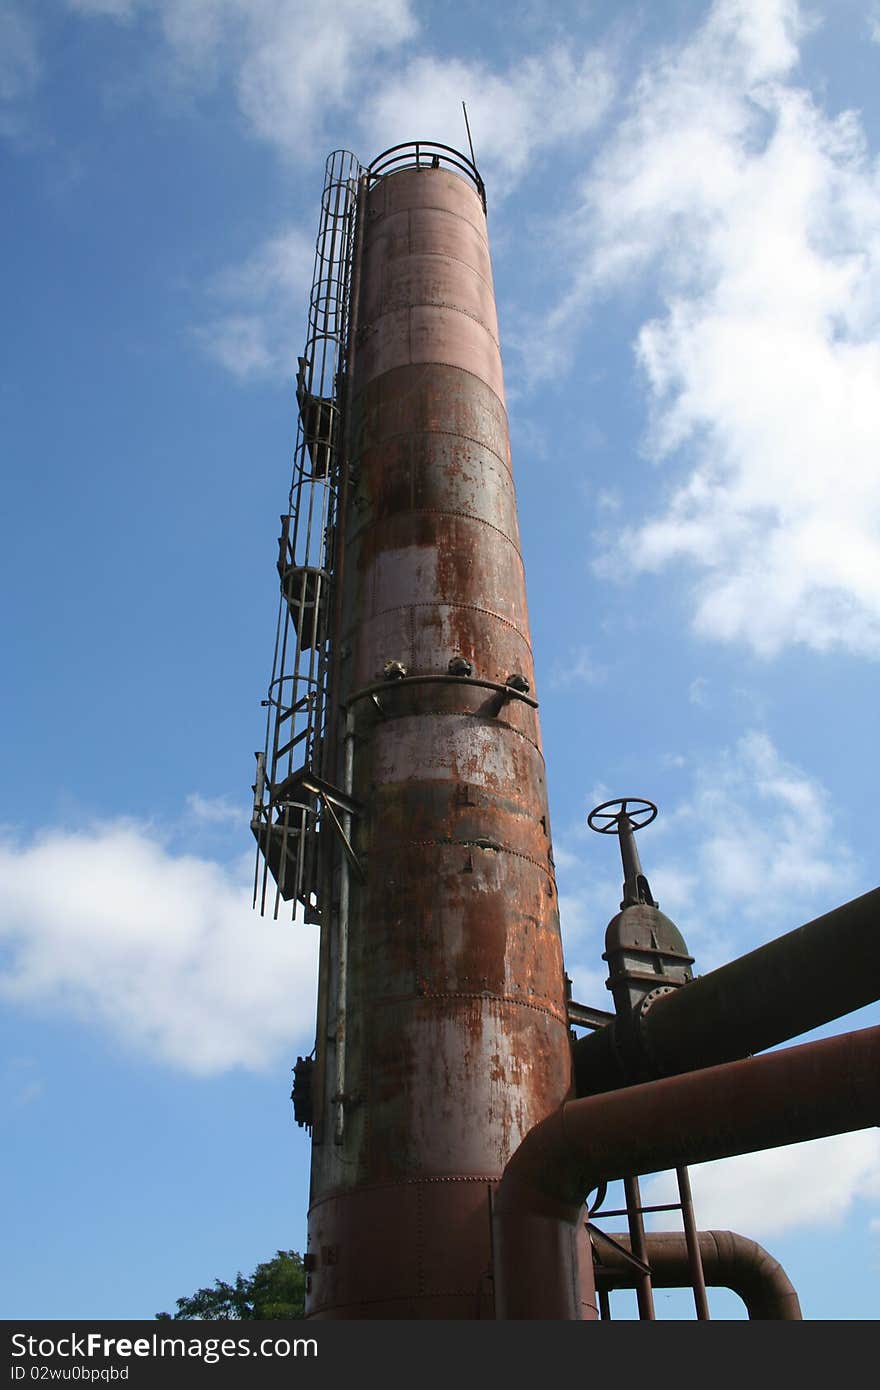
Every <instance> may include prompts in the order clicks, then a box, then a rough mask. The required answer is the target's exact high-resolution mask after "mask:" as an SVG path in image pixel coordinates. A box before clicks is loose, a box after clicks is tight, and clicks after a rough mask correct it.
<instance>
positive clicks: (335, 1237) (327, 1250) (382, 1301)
mask: <svg viewBox="0 0 880 1390" xmlns="http://www.w3.org/2000/svg"><path fill="white" fill-rule="evenodd" d="M490 1190H491V1185H490V1184H489V1183H487V1182H486V1180H485V1179H484V1178H482V1177H480V1176H479V1175H475V1176H473V1177H466V1178H463V1179H461V1180H458V1181H450V1182H445V1181H442V1180H441V1181H436V1182H430V1181H427V1182H421V1183H420V1182H417V1181H414V1182H408V1183H401V1184H396V1185H386V1186H379V1187H363V1188H361V1189H359V1190H357V1191H354V1192H351V1193H346V1194H344V1195H340V1196H333V1197H330V1198H328V1199H327V1200H325V1201H323V1202H320V1203H318V1204H317V1205H315V1206H313V1207H312V1210H311V1213H310V1231H311V1234H310V1242H309V1253H310V1255H312V1256H313V1257H314V1262H315V1268H314V1270H313V1271H312V1272H311V1274H310V1275H309V1282H310V1284H311V1288H310V1289H309V1295H308V1297H309V1304H310V1308H311V1310H312V1316H316V1317H336V1318H346V1319H348V1318H407V1319H409V1318H468V1319H470V1318H487V1319H492V1318H494V1315H495V1314H494V1306H493V1299H492V1292H491V1287H492V1286H491V1283H490V1281H489V1280H488V1278H487V1273H488V1271H489V1267H490V1263H491V1250H490V1238H489V1230H490V1223H489V1209H490ZM364 1231H367V1232H369V1233H370V1238H369V1239H368V1240H366V1241H365V1240H364V1239H363V1233H364ZM404 1234H405V1235H406V1236H407V1237H408V1238H407V1239H403V1238H402V1237H403V1236H404Z"/></svg>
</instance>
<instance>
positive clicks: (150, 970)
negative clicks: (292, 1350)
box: [0, 821, 317, 1075]
mask: <svg viewBox="0 0 880 1390" xmlns="http://www.w3.org/2000/svg"><path fill="white" fill-rule="evenodd" d="M0 901H2V904H3V906H2V909H0V940H2V942H3V947H4V952H3V964H2V969H0V994H2V996H3V997H4V998H5V999H6V1000H7V1001H8V1002H9V1003H13V1004H17V1005H19V1006H21V1007H31V1008H38V1009H43V1010H52V1011H58V1012H60V1013H62V1014H66V1015H69V1016H73V1017H75V1018H78V1019H81V1020H85V1021H87V1022H88V1023H90V1024H95V1025H98V1026H99V1027H101V1028H103V1029H104V1030H105V1031H107V1032H108V1033H109V1034H110V1036H111V1037H112V1038H113V1040H114V1042H115V1043H117V1044H121V1045H123V1046H125V1047H129V1048H132V1049H133V1050H135V1051H137V1052H140V1053H141V1054H144V1055H146V1056H147V1057H149V1058H151V1059H152V1060H156V1061H160V1062H164V1063H167V1064H169V1065H171V1066H174V1067H177V1068H179V1069H181V1070H183V1071H186V1072H190V1073H193V1074H195V1075H213V1074H216V1073H219V1072H223V1071H227V1070H229V1069H231V1068H234V1067H245V1068H249V1069H259V1068H262V1067H266V1066H269V1065H272V1064H276V1063H277V1062H278V1060H279V1058H280V1057H282V1056H283V1055H285V1054H288V1055H289V1054H290V1053H291V1052H292V1050H293V1049H294V1048H295V1047H296V1046H300V1047H302V1046H304V1045H310V1040H311V1037H312V1036H313V1030H314V993H315V982H316V976H317V967H316V956H317V943H316V936H315V929H314V928H310V927H305V926H302V925H301V924H299V923H294V924H291V923H290V922H289V921H288V922H283V921H280V920H279V921H271V920H263V919H262V918H260V917H258V916H257V915H255V914H254V912H253V911H252V910H251V889H250V887H249V886H248V885H246V884H245V883H243V882H242V881H241V880H240V879H239V878H237V877H236V876H235V875H234V874H233V873H232V872H230V871H229V870H228V869H226V868H225V867H224V866H223V865H221V864H218V863H215V862H212V861H210V860H207V859H201V858H196V857H194V856H192V855H182V854H175V853H173V852H172V851H171V850H170V849H169V848H168V846H167V845H166V844H165V843H163V841H162V839H161V838H160V837H159V836H157V835H156V834H155V833H154V832H153V831H152V830H151V829H150V828H148V827H146V826H143V825H139V824H136V823H133V822H124V821H114V822H110V823H104V824H99V825H95V826H93V827H91V828H90V829H88V830H85V831H82V832H79V833H73V832H70V831H66V830H60V829H56V830H50V831H47V832H45V833H44V834H43V835H42V836H41V837H40V838H38V839H36V840H34V841H33V842H32V843H30V844H17V843H12V842H8V843H6V844H4V845H3V846H2V847H0Z"/></svg>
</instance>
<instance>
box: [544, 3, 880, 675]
mask: <svg viewBox="0 0 880 1390" xmlns="http://www.w3.org/2000/svg"><path fill="white" fill-rule="evenodd" d="M804 29H805V21H804V18H803V12H802V10H801V8H800V6H799V5H798V4H796V3H795V0H736V3H733V0H718V3H716V4H715V5H714V6H713V7H712V9H711V11H710V13H709V16H708V18H707V20H706V22H705V24H704V25H703V26H702V28H701V29H699V30H698V31H697V33H696V34H695V35H694V36H692V37H691V38H689V39H688V40H687V42H686V43H684V44H682V45H681V46H679V47H678V48H677V49H675V50H673V51H669V52H666V53H665V54H664V55H663V56H662V57H661V58H659V59H657V60H655V61H653V62H651V63H650V64H649V65H648V66H647V67H646V69H645V70H644V72H643V73H642V75H641V77H640V79H639V81H638V82H637V84H636V85H635V89H634V93H633V96H632V99H631V103H630V106H629V110H628V112H627V114H626V116H625V118H624V119H623V121H622V122H621V123H620V125H619V126H618V128H617V130H616V132H615V133H614V136H613V138H610V139H609V140H608V141H606V143H605V146H604V147H603V151H602V153H601V154H600V155H599V157H598V159H597V160H596V162H595V164H594V167H593V168H592V169H591V170H590V172H589V175H588V177H587V179H586V181H585V183H584V187H583V192H582V201H581V206H580V209H579V212H578V215H577V217H576V219H575V227H576V245H577V247H578V248H579V249H580V251H581V255H582V259H583V269H582V271H581V272H580V274H579V276H578V278H577V282H576V284H575V286H574V293H573V294H572V293H571V292H570V291H569V293H568V294H567V296H566V302H565V303H564V304H563V305H560V306H559V308H558V309H557V310H556V311H555V312H554V313H551V314H550V315H549V317H548V323H547V338H548V342H549V343H550V344H551V345H555V344H557V343H558V342H559V336H560V333H564V332H565V330H566V329H567V330H569V331H571V330H572V329H573V327H574V324H575V323H576V321H577V318H578V317H579V316H582V314H583V310H584V307H585V305H586V304H587V303H589V302H590V301H591V300H592V299H594V298H595V297H596V296H597V295H599V294H607V293H610V292H612V291H614V290H617V289H618V288H620V287H623V288H625V290H626V291H627V293H629V292H630V290H631V287H632V284H633V282H634V281H638V280H639V279H640V277H644V276H646V275H648V274H650V275H651V276H652V284H653V287H654V288H655V290H656V292H657V296H658V299H659V308H658V310H657V312H656V313H655V314H654V316H653V317H652V318H651V319H650V321H647V322H645V323H643V325H642V328H641V331H640V332H639V334H638V338H637V344H636V350H637V358H638V362H639V365H640V367H641V370H642V372H643V374H644V379H645V381H646V384H647V387H648V391H649V395H650V400H651V403H652V410H653V419H652V427H651V431H650V434H649V437H648V440H647V448H648V451H649V453H650V454H652V455H653V457H654V458H655V459H656V460H658V461H661V460H663V461H665V462H666V466H667V469H668V470H669V482H668V491H667V498H666V501H665V503H664V504H663V506H662V509H661V510H659V511H657V512H656V513H655V514H654V515H652V516H647V517H646V518H645V519H644V520H643V521H642V522H641V523H640V524H637V525H635V526H634V527H629V528H627V529H626V530H625V532H624V533H623V534H622V535H621V536H620V537H619V545H617V544H616V545H615V546H614V548H613V553H610V554H608V555H606V556H605V557H604V563H603V564H602V565H601V568H602V571H603V572H604V573H607V574H608V575H609V576H612V577H613V575H614V573H615V571H616V570H618V569H619V555H620V554H621V553H625V554H626V556H627V557H628V560H629V561H630V562H634V563H635V564H636V565H637V566H638V567H640V568H641V569H643V570H659V569H661V568H662V567H665V566H668V565H670V564H671V563H672V562H677V563H679V564H681V563H686V564H687V565H688V567H689V569H690V572H691V573H692V574H694V575H695V576H696V582H695V585H694V590H693V605H694V607H693V621H694V625H695V628H696V630H697V631H698V632H699V633H700V634H701V635H703V636H706V637H710V638H713V639H716V640H722V641H738V642H744V643H747V644H748V645H750V646H751V647H752V648H753V649H754V650H756V651H757V652H760V653H762V654H765V655H772V654H773V653H775V652H777V651H778V650H779V649H780V648H781V647H783V646H784V645H786V644H789V643H799V644H803V645H806V646H808V647H811V648H813V649H816V650H828V649H831V648H841V647H842V648H846V649H849V650H851V651H855V652H859V653H862V654H868V655H872V656H876V655H878V654H880V540H878V536H880V474H878V470H877V467H876V439H877V437H878V434H880V346H878V343H877V333H878V329H880V179H878V171H877V164H876V161H874V160H873V159H872V158H871V156H870V154H869V151H868V149H867V146H866V141H865V137H864V133H863V131H862V129H861V126H860V123H859V120H858V117H857V116H856V115H855V114H854V113H851V112H849V113H844V114H842V115H840V116H837V117H835V118H832V117H831V116H829V115H828V114H826V113H825V112H824V111H823V110H822V109H821V108H820V107H819V106H818V105H817V104H816V103H815V102H814V100H813V99H812V98H811V96H810V94H809V93H808V92H806V91H805V90H803V89H802V88H800V87H798V86H797V85H796V84H795V82H794V80H793V76H792V74H793V73H794V70H795V67H796V63H797V57H798V49H797V42H798V39H799V38H800V37H801V35H802V34H803V32H804ZM553 355H554V354H553V353H550V356H551V357H553ZM540 358H541V354H540V353H536V360H540Z"/></svg>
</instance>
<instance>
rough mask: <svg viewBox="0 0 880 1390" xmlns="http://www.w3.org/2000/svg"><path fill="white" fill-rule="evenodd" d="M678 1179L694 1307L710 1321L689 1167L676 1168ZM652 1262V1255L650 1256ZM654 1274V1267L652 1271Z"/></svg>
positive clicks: (699, 1314) (704, 1318) (702, 1320)
mask: <svg viewBox="0 0 880 1390" xmlns="http://www.w3.org/2000/svg"><path fill="white" fill-rule="evenodd" d="M675 1176H676V1179H677V1181H678V1196H679V1200H680V1202H681V1219H682V1224H683V1225H684V1239H685V1245H686V1246H687V1255H688V1272H689V1274H690V1283H691V1286H692V1288H693V1291H694V1307H695V1308H696V1310H697V1319H698V1321H699V1322H708V1321H709V1303H708V1300H707V1299H706V1275H705V1270H704V1269H703V1261H702V1258H701V1255H700V1240H699V1233H698V1231H697V1223H696V1220H695V1218H694V1199H693V1196H692V1194H691V1180H690V1175H689V1174H688V1170H687V1168H684V1167H679V1168H676V1170H675ZM648 1262H649V1263H650V1257H648ZM651 1273H652V1276H653V1269H652V1271H651Z"/></svg>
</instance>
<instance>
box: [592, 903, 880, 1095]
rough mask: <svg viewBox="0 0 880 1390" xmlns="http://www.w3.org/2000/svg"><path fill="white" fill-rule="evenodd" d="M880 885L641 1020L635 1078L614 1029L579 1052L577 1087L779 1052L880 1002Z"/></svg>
mask: <svg viewBox="0 0 880 1390" xmlns="http://www.w3.org/2000/svg"><path fill="white" fill-rule="evenodd" d="M878 932H880V888H875V889H873V891H872V892H870V893H865V894H864V895H863V896H862V897H860V898H855V899H853V901H852V902H849V903H845V904H844V905H843V906H842V907H838V908H835V909H834V911H833V912H826V913H825V915H824V916H822V917H817V918H815V920H814V921H812V922H807V924H806V925H805V926H802V927H798V928H797V929H796V930H795V931H791V932H788V933H786V935H785V936H780V937H777V939H776V940H775V941H770V942H768V943H767V945H766V946H759V947H758V948H757V950H755V951H749V953H748V954H747V955H744V956H740V957H739V958H738V959H737V960H734V961H731V962H730V963H729V964H728V965H722V966H721V967H720V968H719V969H718V970H713V971H711V973H710V974H708V975H703V976H701V977H700V978H699V979H697V980H693V981H692V982H691V983H690V984H686V985H682V986H681V988H680V989H677V990H675V991H673V992H672V993H670V994H667V995H663V996H661V997H660V998H658V999H657V1001H656V1003H654V1004H653V1005H652V1007H651V1008H650V1009H649V1010H648V1011H647V1012H646V1013H645V1014H644V1015H643V1016H642V1017H641V1018H640V1019H639V1020H638V1037H639V1042H640V1054H641V1055H640V1059H639V1067H640V1070H639V1073H638V1074H637V1075H633V1074H632V1073H631V1071H630V1070H629V1069H628V1064H627V1062H626V1061H625V1060H624V1055H625V1054H624V1053H623V1051H622V1049H621V1048H619V1047H618V1046H617V1045H616V1030H617V1024H616V1023H612V1024H609V1025H608V1027H607V1028H603V1029H601V1030H599V1031H598V1032H596V1033H593V1034H591V1035H589V1036H587V1037H584V1038H581V1039H579V1040H578V1042H577V1043H575V1045H574V1069H575V1090H576V1094H577V1095H578V1096H588V1095H596V1094H598V1093H599V1092H601V1091H611V1090H616V1089H617V1088H618V1087H620V1086H628V1085H631V1084H632V1083H633V1082H634V1081H645V1080H647V1079H649V1078H651V1077H661V1076H675V1075H676V1074H678V1073H680V1072H685V1071H692V1070H694V1069H695V1068H696V1067H710V1066H715V1065H717V1064H718V1063H722V1062H732V1061H735V1060H738V1059H739V1058H742V1057H748V1056H750V1055H751V1054H753V1053H755V1052H762V1051H763V1050H764V1049H765V1048H768V1047H775V1046H776V1045H777V1044H779V1043H782V1042H787V1041H788V1039H789V1038H794V1037H798V1036H799V1035H800V1034H802V1033H806V1032H809V1030H810V1029H811V1028H818V1027H819V1026H820V1025H821V1024H823V1023H829V1022H831V1020H832V1019H835V1018H841V1017H842V1016H843V1015H844V1014H848V1013H852V1012H853V1010H854V1009H860V1008H862V1007H863V1006H864V1005H866V1004H872V1003H874V1002H875V1001H876V1000H877V999H880V951H878V949H877V937H878Z"/></svg>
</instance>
